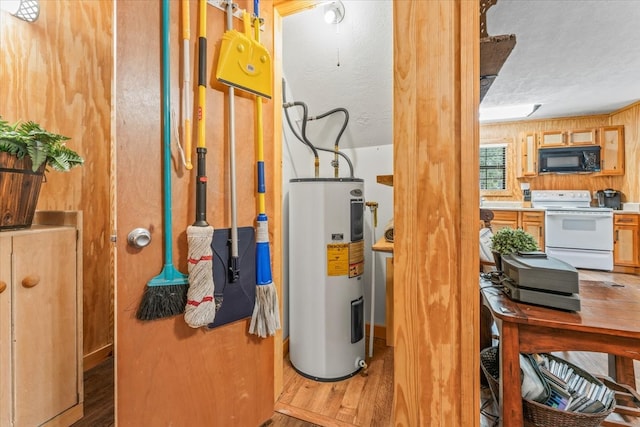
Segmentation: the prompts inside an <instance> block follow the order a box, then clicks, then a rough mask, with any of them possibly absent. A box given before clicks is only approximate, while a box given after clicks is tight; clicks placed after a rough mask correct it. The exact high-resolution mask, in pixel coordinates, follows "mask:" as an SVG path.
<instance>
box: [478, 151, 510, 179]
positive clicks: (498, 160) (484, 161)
mask: <svg viewBox="0 0 640 427" xmlns="http://www.w3.org/2000/svg"><path fill="white" fill-rule="evenodd" d="M480 189H481V190H506V189H507V144H491V145H482V146H480Z"/></svg>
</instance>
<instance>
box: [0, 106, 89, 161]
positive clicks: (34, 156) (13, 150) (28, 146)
mask: <svg viewBox="0 0 640 427" xmlns="http://www.w3.org/2000/svg"><path fill="white" fill-rule="evenodd" d="M68 139H69V137H66V136H63V135H58V134H56V133H52V132H48V131H46V130H44V129H42V128H41V127H40V125H39V124H37V123H34V122H32V121H28V122H18V123H15V124H9V123H8V122H7V121H5V120H3V119H2V118H1V117H0V152H5V153H8V154H11V155H13V156H16V157H17V158H19V159H22V158H23V157H25V156H27V157H28V158H29V159H31V163H32V169H33V171H34V172H35V171H37V170H38V169H39V168H40V166H42V165H43V164H46V165H48V166H51V167H52V168H53V169H54V170H57V171H60V172H68V171H69V170H70V169H71V168H73V167H74V166H79V165H81V164H83V163H84V159H83V158H82V157H80V155H78V153H76V152H75V151H73V150H72V149H70V148H69V147H67V146H66V145H65V141H67V140H68Z"/></svg>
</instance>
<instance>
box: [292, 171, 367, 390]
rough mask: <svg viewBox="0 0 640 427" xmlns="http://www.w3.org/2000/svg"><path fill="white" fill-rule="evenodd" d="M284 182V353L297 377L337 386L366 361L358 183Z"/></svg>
mask: <svg viewBox="0 0 640 427" xmlns="http://www.w3.org/2000/svg"><path fill="white" fill-rule="evenodd" d="M290 184H291V185H290V191H289V325H290V328H289V356H290V360H291V364H292V365H293V367H294V368H295V369H296V371H298V372H299V373H300V374H302V375H304V376H306V377H308V378H312V379H315V380H317V381H338V380H341V379H344V378H348V377H350V376H352V375H354V374H355V373H356V372H358V371H359V370H360V367H361V366H363V363H364V359H365V339H364V285H363V279H362V274H363V271H364V232H363V228H364V182H363V180H362V179H358V178H308V179H292V180H291V181H290Z"/></svg>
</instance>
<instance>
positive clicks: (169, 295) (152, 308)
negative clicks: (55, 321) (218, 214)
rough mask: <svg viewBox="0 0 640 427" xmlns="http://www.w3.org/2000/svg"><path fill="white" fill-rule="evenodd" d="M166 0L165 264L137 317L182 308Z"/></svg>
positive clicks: (183, 289) (146, 317)
mask: <svg viewBox="0 0 640 427" xmlns="http://www.w3.org/2000/svg"><path fill="white" fill-rule="evenodd" d="M169 67H170V66H169V0H163V1H162V97H163V148H164V150H163V163H164V167H163V170H164V173H163V175H164V176H163V185H164V246H165V250H164V253H165V255H164V267H163V269H162V271H161V272H160V274H159V275H157V276H156V277H154V278H153V279H151V280H150V281H149V282H148V283H147V287H146V289H145V292H144V295H143V297H142V302H141V304H140V307H138V312H137V313H136V317H137V318H138V319H139V320H154V319H159V318H162V317H169V316H174V315H176V314H180V313H182V312H183V311H184V304H185V301H186V299H187V287H186V286H185V285H186V284H187V283H188V281H187V276H186V275H184V274H182V273H180V272H179V271H178V270H176V268H175V267H174V266H173V263H172V262H173V261H172V259H173V250H172V245H173V237H172V234H171V231H172V230H171V228H172V220H171V169H170V166H171V147H170V144H171V115H170V108H171V102H170V101H171V99H170V92H169V83H170V79H169V70H170V68H169Z"/></svg>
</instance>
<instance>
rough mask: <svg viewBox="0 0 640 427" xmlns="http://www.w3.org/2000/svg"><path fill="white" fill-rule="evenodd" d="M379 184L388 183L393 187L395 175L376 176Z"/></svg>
mask: <svg viewBox="0 0 640 427" xmlns="http://www.w3.org/2000/svg"><path fill="white" fill-rule="evenodd" d="M376 181H377V182H378V184H384V185H388V186H390V187H393V175H378V176H377V177H376Z"/></svg>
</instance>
